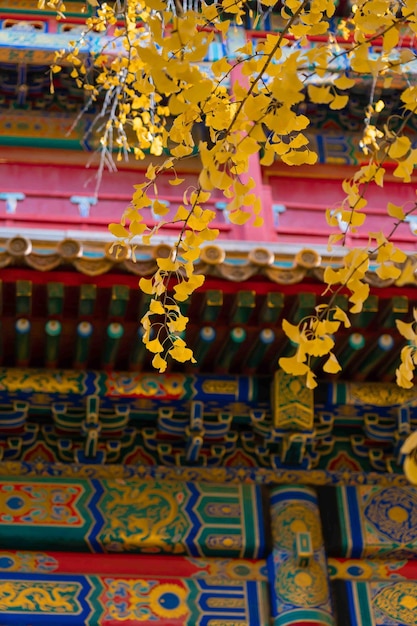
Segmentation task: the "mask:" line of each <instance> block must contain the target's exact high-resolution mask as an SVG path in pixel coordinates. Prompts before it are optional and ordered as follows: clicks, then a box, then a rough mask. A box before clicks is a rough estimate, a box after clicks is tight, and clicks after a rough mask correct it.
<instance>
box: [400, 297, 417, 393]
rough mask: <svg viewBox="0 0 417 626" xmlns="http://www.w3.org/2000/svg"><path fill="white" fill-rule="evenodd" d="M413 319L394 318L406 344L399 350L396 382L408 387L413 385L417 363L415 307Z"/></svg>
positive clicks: (416, 317)
mask: <svg viewBox="0 0 417 626" xmlns="http://www.w3.org/2000/svg"><path fill="white" fill-rule="evenodd" d="M413 317H414V320H413V321H412V322H410V323H408V324H407V323H406V322H403V321H402V320H396V324H397V328H398V330H399V332H400V333H401V335H402V336H403V337H404V338H405V339H407V342H408V343H407V345H406V346H404V347H403V349H402V350H401V364H400V366H399V368H398V369H397V371H396V374H397V384H398V385H399V386H400V387H405V388H406V389H410V388H411V387H412V386H413V378H414V370H415V368H416V365H417V309H413Z"/></svg>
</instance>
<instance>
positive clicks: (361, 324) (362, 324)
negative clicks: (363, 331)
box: [351, 295, 378, 328]
mask: <svg viewBox="0 0 417 626" xmlns="http://www.w3.org/2000/svg"><path fill="white" fill-rule="evenodd" d="M377 313H378V296H374V295H370V296H369V297H368V299H367V300H366V301H365V302H364V305H363V309H362V311H361V313H357V314H356V315H352V317H351V322H352V326H353V327H355V328H366V327H367V326H369V324H370V323H371V321H372V320H373V319H374V317H375V315H376V314H377Z"/></svg>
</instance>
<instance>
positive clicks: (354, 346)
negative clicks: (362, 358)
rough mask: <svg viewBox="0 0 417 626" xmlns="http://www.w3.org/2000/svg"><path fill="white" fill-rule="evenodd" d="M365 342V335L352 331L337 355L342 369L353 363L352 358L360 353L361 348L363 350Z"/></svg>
mask: <svg viewBox="0 0 417 626" xmlns="http://www.w3.org/2000/svg"><path fill="white" fill-rule="evenodd" d="M365 344H366V341H365V337H364V336H363V335H361V333H352V334H351V335H349V337H348V339H347V341H346V342H345V344H344V346H343V347H342V348H341V350H340V352H339V353H338V354H337V355H336V356H337V359H338V361H339V363H340V365H341V366H342V370H345V369H346V368H347V367H348V365H349V364H350V363H351V361H352V359H354V358H355V357H357V356H358V353H359V352H360V350H363V348H364V347H365Z"/></svg>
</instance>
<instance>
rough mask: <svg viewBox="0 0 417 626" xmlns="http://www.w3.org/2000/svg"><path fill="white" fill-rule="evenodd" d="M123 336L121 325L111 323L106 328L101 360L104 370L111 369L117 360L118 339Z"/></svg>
mask: <svg viewBox="0 0 417 626" xmlns="http://www.w3.org/2000/svg"><path fill="white" fill-rule="evenodd" d="M123 334H124V328H123V326H122V325H121V324H119V323H117V322H113V323H112V324H109V325H108V326H107V331H106V340H105V343H104V349H103V358H102V364H103V367H104V368H108V367H113V365H114V363H115V361H116V358H117V352H118V350H119V344H120V339H121V338H122V337H123Z"/></svg>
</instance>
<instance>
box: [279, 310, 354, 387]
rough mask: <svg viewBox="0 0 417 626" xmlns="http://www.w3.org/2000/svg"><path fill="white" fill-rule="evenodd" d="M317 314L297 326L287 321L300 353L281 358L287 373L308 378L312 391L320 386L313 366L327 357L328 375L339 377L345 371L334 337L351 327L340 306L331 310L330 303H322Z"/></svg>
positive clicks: (308, 384) (280, 362)
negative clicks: (343, 328) (342, 368)
mask: <svg viewBox="0 0 417 626" xmlns="http://www.w3.org/2000/svg"><path fill="white" fill-rule="evenodd" d="M315 311H316V314H315V315H310V316H308V317H306V318H304V319H303V320H301V322H300V323H299V324H298V325H297V326H295V325H294V324H290V323H289V322H287V321H286V320H284V321H283V324H282V328H283V330H284V332H285V334H286V335H287V337H288V338H289V339H290V341H291V342H292V343H293V344H295V345H296V346H297V351H296V353H295V355H294V356H292V357H281V358H280V359H279V365H280V367H282V369H283V370H284V371H285V372H287V374H292V375H293V376H305V377H306V384H307V387H309V388H310V389H314V387H316V386H317V382H316V374H315V373H314V371H313V365H314V363H315V362H316V361H317V360H319V359H322V358H324V357H325V358H326V361H325V363H324V364H323V368H322V369H323V371H324V372H326V373H328V374H336V373H337V372H339V371H340V370H341V367H340V364H339V362H338V360H337V358H336V356H335V354H334V353H333V352H332V350H333V347H334V345H335V340H334V337H333V335H334V334H335V333H336V332H337V331H338V330H339V327H340V325H341V324H342V323H343V325H344V326H345V328H349V327H350V321H349V318H348V316H347V315H346V313H345V312H344V311H343V310H342V309H341V308H340V307H338V306H334V307H329V306H328V305H327V304H320V305H318V306H317V307H316V308H315Z"/></svg>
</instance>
